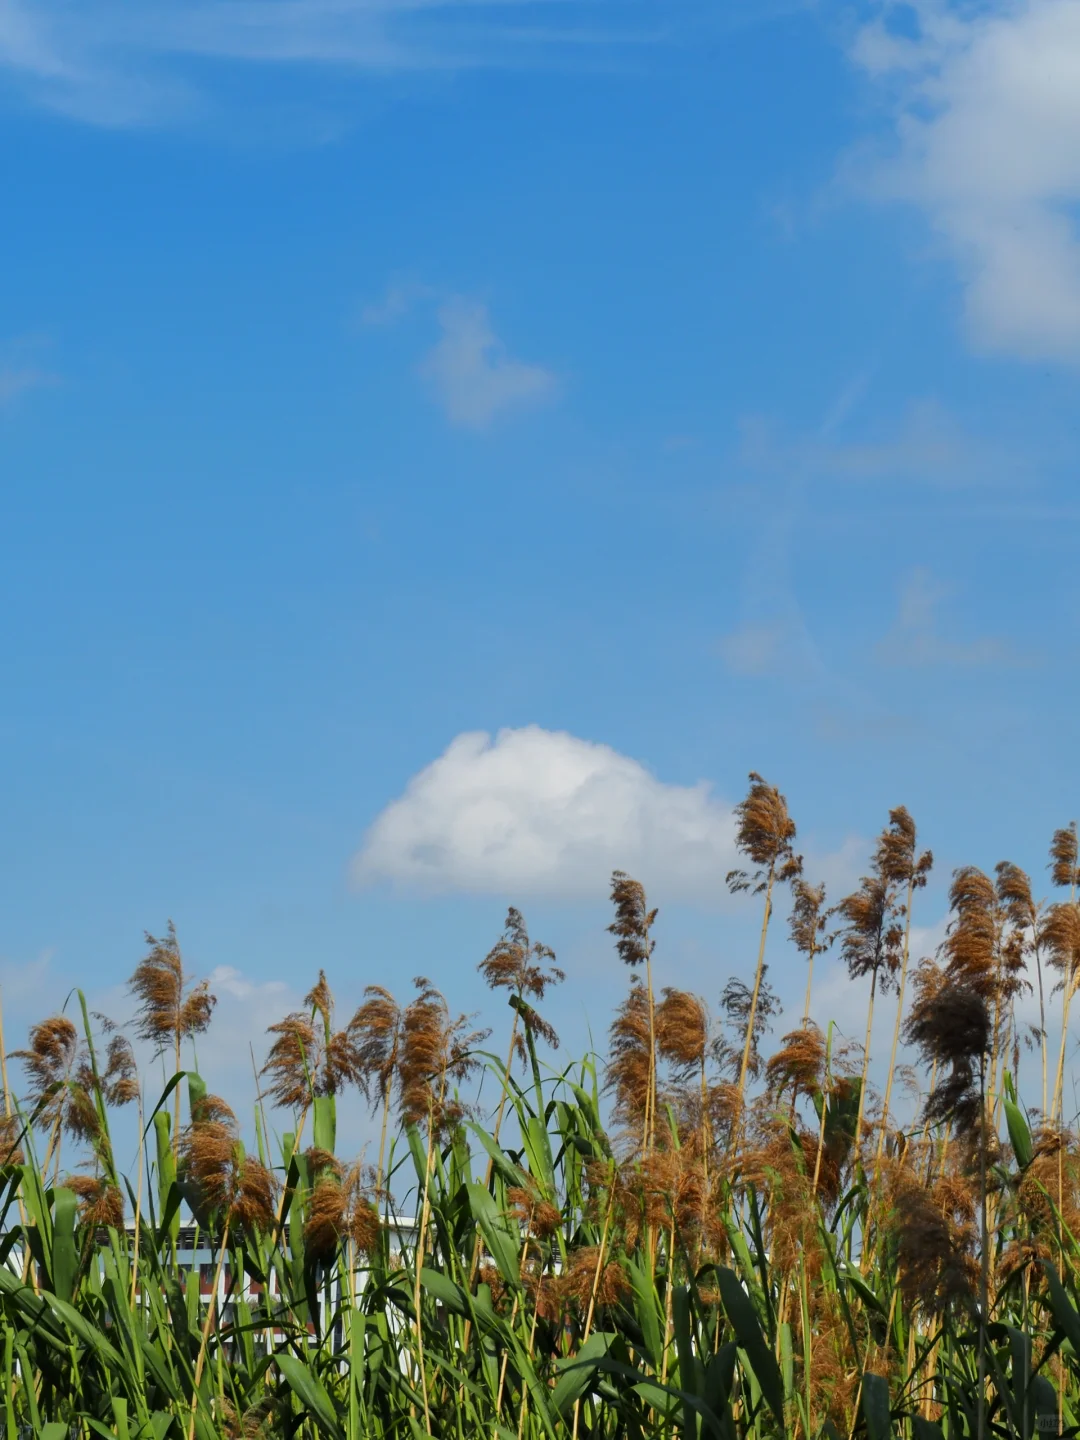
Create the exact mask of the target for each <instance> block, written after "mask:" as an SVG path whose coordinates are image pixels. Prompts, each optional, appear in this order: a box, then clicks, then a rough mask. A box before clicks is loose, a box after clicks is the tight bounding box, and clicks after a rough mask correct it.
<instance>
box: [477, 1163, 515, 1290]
mask: <svg viewBox="0 0 1080 1440" xmlns="http://www.w3.org/2000/svg"><path fill="white" fill-rule="evenodd" d="M466 1193H467V1194H468V1197H469V1209H470V1210H471V1211H472V1216H473V1219H474V1220H475V1221H476V1223H477V1224H478V1225H479V1226H480V1233H481V1234H482V1235H483V1237H484V1244H485V1245H486V1246H487V1248H488V1251H489V1253H490V1255H491V1258H492V1260H494V1261H495V1265H496V1267H497V1269H498V1271H499V1274H500V1275H501V1276H502V1278H503V1279H504V1280H505V1281H506V1282H507V1284H509V1285H520V1284H521V1270H520V1268H519V1266H518V1246H519V1243H520V1242H519V1238H518V1233H517V1226H516V1225H512V1224H511V1222H510V1221H509V1220H507V1218H506V1216H505V1215H502V1214H500V1212H499V1208H498V1206H497V1205H496V1204H495V1201H494V1199H493V1198H492V1196H491V1194H490V1192H489V1191H488V1189H487V1187H486V1186H484V1185H479V1184H477V1182H476V1181H475V1180H474V1181H472V1182H471V1183H470V1184H469V1185H468V1186H466Z"/></svg>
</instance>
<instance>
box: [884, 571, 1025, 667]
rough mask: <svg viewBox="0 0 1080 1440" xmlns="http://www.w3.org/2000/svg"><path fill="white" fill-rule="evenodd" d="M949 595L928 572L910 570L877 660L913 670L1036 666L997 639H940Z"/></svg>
mask: <svg viewBox="0 0 1080 1440" xmlns="http://www.w3.org/2000/svg"><path fill="white" fill-rule="evenodd" d="M948 595H949V588H948V587H947V586H944V585H942V584H941V583H940V582H939V581H938V580H936V579H935V578H934V576H933V575H932V574H931V573H930V571H929V570H927V569H925V568H924V567H921V566H920V567H919V568H917V569H915V570H913V571H912V572H911V574H910V575H909V576H908V578H907V579H906V580H905V582H904V585H903V588H902V589H901V592H900V605H899V610H898V613H897V617H896V623H895V624H894V625H893V627H892V629H891V630H890V631H889V633H888V634H887V635H886V636H884V638H883V639H882V640H880V641H879V642H878V644H877V647H876V655H877V658H878V660H880V661H881V662H882V663H883V664H886V665H899V666H910V667H916V668H917V667H922V666H934V665H945V666H952V667H955V668H965V669H967V668H975V667H980V666H1015V665H1030V664H1033V663H1035V657H1034V656H1030V655H1024V654H1022V653H1021V652H1019V651H1018V650H1017V649H1016V648H1015V646H1013V645H1012V644H1011V643H1010V642H1009V641H1008V640H1004V639H1002V638H1000V637H999V636H995V635H982V636H977V637H975V638H974V639H972V640H951V639H948V638H947V637H946V636H944V635H942V634H941V633H940V630H939V627H938V618H937V617H938V608H939V606H940V604H941V602H942V601H943V600H945V599H946V598H947V597H948Z"/></svg>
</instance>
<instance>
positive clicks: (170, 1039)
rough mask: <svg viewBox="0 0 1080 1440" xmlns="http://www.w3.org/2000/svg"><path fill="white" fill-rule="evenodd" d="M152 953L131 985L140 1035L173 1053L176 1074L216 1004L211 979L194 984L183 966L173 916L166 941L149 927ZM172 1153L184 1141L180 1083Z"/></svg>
mask: <svg viewBox="0 0 1080 1440" xmlns="http://www.w3.org/2000/svg"><path fill="white" fill-rule="evenodd" d="M146 944H147V946H148V947H149V949H148V950H147V953H146V954H145V955H144V956H143V958H142V960H140V961H139V964H138V965H137V966H136V968H135V973H134V974H133V975H132V977H131V979H130V981H129V982H128V988H129V989H130V990H131V991H132V993H133V994H134V995H135V997H136V999H137V1000H138V1002H139V1004H138V1011H137V1013H136V1019H135V1033H136V1035H137V1036H138V1037H139V1039H140V1040H147V1041H149V1042H150V1043H151V1044H152V1045H153V1046H154V1047H155V1050H156V1051H157V1052H158V1053H159V1054H161V1053H163V1052H164V1051H165V1050H166V1049H168V1048H170V1047H171V1049H172V1052H173V1062H174V1067H175V1073H176V1074H177V1075H178V1074H179V1073H180V1053H181V1047H182V1044H183V1042H184V1040H186V1039H190V1038H192V1037H194V1036H195V1035H201V1034H203V1032H204V1031H206V1030H207V1029H208V1028H209V1025H210V1020H211V1018H212V1016H213V1013H214V1006H215V1005H216V1004H217V999H216V997H215V996H213V995H211V994H210V987H209V984H208V982H207V981H205V980H200V981H199V982H198V984H193V983H192V980H191V977H190V976H189V975H188V974H187V972H186V971H185V970H184V961H183V956H182V955H181V953H180V944H179V941H178V940H177V938H176V926H175V925H174V924H173V922H172V921H171V920H170V921H169V922H168V927H167V929H166V932H165V934H164V936H163V937H162V938H161V939H158V938H157V937H155V936H153V935H151V934H150V932H149V930H148V931H146ZM172 1144H173V1154H174V1155H175V1154H177V1153H178V1152H179V1144H180V1086H179V1085H177V1087H176V1098H175V1109H174V1115H173V1136H172Z"/></svg>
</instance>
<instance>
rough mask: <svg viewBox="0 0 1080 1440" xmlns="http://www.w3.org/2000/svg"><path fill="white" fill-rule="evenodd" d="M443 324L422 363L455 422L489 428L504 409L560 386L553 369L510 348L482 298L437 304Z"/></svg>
mask: <svg viewBox="0 0 1080 1440" xmlns="http://www.w3.org/2000/svg"><path fill="white" fill-rule="evenodd" d="M439 327H440V329H441V331H442V333H441V336H440V338H439V340H438V341H437V342H436V344H435V346H434V347H433V349H432V350H431V351H430V352H429V353H428V355H427V358H426V359H425V361H424V364H423V367H422V368H423V373H424V375H425V376H426V377H427V379H428V380H429V381H430V382H431V384H432V386H433V388H434V391H435V395H436V398H437V399H438V401H439V404H440V405H441V406H442V408H443V410H444V411H445V412H446V416H447V419H448V420H449V421H450V422H451V424H453V425H460V426H463V427H464V428H466V429H470V430H486V429H487V427H488V426H489V425H490V424H491V423H492V422H493V421H494V420H496V419H498V418H499V416H500V415H502V414H504V413H505V412H507V411H509V410H515V409H519V408H521V407H522V406H527V405H534V404H536V403H538V402H540V401H543V400H548V399H550V398H551V397H552V396H553V395H554V393H555V391H556V389H557V388H558V380H557V378H556V376H555V375H554V374H553V373H552V371H550V370H546V369H544V367H543V366H541V365H532V364H526V363H525V362H524V361H521V360H515V359H513V358H512V357H511V356H510V355H508V354H507V353H506V349H505V347H504V345H503V344H502V342H501V341H500V340H499V338H498V336H497V335H496V334H495V332H494V331H493V330H492V328H491V322H490V319H489V318H488V312H487V307H486V306H485V305H482V304H480V303H479V302H478V301H476V300H468V299H465V298H464V297H463V296H454V297H452V298H451V299H449V300H447V301H446V302H445V303H444V304H443V305H441V306H440V307H439Z"/></svg>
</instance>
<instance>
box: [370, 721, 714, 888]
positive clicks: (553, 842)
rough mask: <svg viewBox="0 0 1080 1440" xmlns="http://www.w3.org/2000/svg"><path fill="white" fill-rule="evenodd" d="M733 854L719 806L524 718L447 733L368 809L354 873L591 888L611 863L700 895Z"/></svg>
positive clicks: (701, 793) (415, 883)
mask: <svg viewBox="0 0 1080 1440" xmlns="http://www.w3.org/2000/svg"><path fill="white" fill-rule="evenodd" d="M734 857H735V848H734V820H733V816H732V811H731V807H730V806H729V805H727V804H725V803H724V802H722V801H721V800H719V799H717V798H716V797H714V796H713V795H712V793H711V792H710V789H709V787H708V785H705V784H699V785H670V784H665V783H664V782H663V781H661V780H658V779H657V778H656V777H655V776H654V775H652V774H650V772H649V771H648V770H646V769H645V767H644V766H642V765H640V764H639V763H638V762H637V761H636V760H632V759H630V758H629V757H628V756H626V755H620V754H619V753H618V751H616V750H613V749H611V747H610V746H607V745H599V744H596V743H594V742H592V741H588V740H582V739H579V738H577V737H576V736H574V735H568V734H566V733H564V732H561V731H551V730H543V729H541V728H540V727H539V726H536V725H530V726H527V727H525V728H524V729H520V730H501V731H500V732H499V733H498V734H497V735H496V736H495V737H494V739H493V738H492V737H491V736H490V735H488V734H485V733H483V732H474V733H469V734H464V735H459V736H458V737H457V739H456V740H454V741H453V742H452V743H451V744H450V745H449V746H448V748H447V749H446V750H445V752H444V753H443V754H442V755H440V756H439V758H438V759H437V760H435V761H434V762H433V763H432V764H430V765H428V766H427V767H426V769H424V770H421V771H420V773H419V774H418V775H416V776H414V778H413V779H412V780H411V781H410V782H409V785H408V786H407V788H406V790H405V793H404V794H403V795H401V796H400V797H399V798H398V799H397V800H394V801H393V802H392V803H391V804H390V805H389V806H387V808H386V809H385V810H384V811H383V812H382V814H381V815H379V817H378V818H377V819H376V821H375V823H374V824H373V825H372V826H371V829H370V830H369V831H368V833H367V836H366V837H365V840H364V844H363V848H362V849H361V850H360V852H359V854H358V855H357V856H356V858H355V860H354V862H353V875H354V878H355V880H356V882H357V883H359V884H368V883H371V882H373V881H380V880H383V881H387V880H388V881H391V882H393V883H396V884H401V885H407V886H411V887H417V888H419V889H423V890H429V891H440V890H443V891H445V890H464V891H473V892H483V893H495V894H504V895H506V894H508V895H512V896H517V895H520V896H524V895H528V894H536V893H539V894H543V895H548V896H552V897H567V898H571V897H579V896H580V897H585V898H589V897H591V898H595V897H596V896H597V895H602V894H603V892H604V888H605V884H606V881H607V879H608V877H609V876H610V874H611V871H612V870H613V869H624V870H629V871H630V872H631V873H637V874H640V875H641V876H643V877H645V878H647V879H648V882H649V885H650V887H654V888H655V889H656V890H657V891H658V892H659V891H666V892H667V893H668V894H669V895H673V896H675V895H677V896H681V897H684V898H688V899H701V900H710V899H713V898H716V897H717V896H718V895H719V893H720V892H721V890H722V887H723V879H724V875H725V873H726V872H727V871H728V870H729V869H731V868H732V865H733V863H734Z"/></svg>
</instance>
